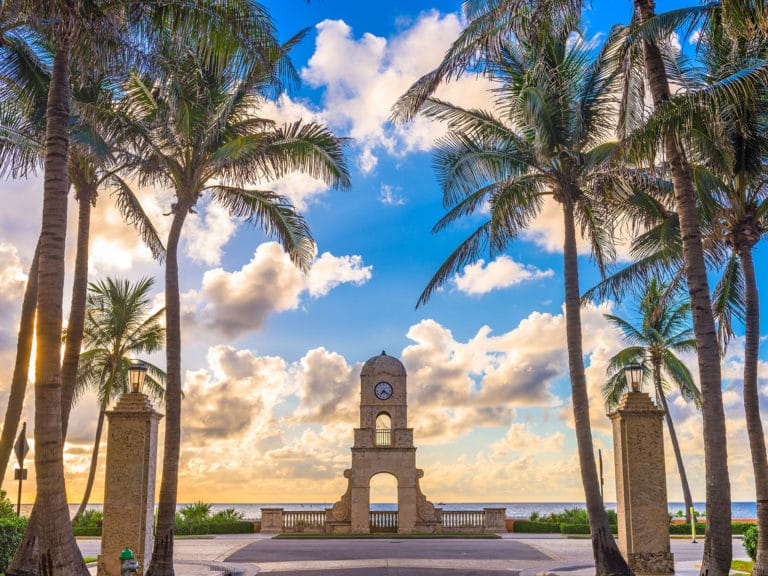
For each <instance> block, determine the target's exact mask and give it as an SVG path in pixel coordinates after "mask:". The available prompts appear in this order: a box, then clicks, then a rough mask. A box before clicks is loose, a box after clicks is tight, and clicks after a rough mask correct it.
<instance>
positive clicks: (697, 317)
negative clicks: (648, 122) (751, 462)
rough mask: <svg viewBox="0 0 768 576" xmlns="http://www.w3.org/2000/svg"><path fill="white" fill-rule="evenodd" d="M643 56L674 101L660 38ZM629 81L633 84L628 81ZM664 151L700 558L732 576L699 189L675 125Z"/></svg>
mask: <svg viewBox="0 0 768 576" xmlns="http://www.w3.org/2000/svg"><path fill="white" fill-rule="evenodd" d="M633 3H634V8H635V18H636V20H637V23H638V24H639V25H643V24H644V23H647V22H648V21H649V20H651V19H652V18H653V17H654V16H655V2H654V0H633ZM641 43H642V57H643V65H644V70H645V76H646V78H647V81H648V86H649V88H650V93H651V96H652V99H653V105H654V107H656V108H657V109H658V108H659V107H662V106H664V104H665V103H667V102H668V101H669V100H670V96H671V92H670V89H669V81H668V79H667V72H666V67H665V62H664V58H663V54H662V51H661V49H660V48H659V42H657V41H656V40H654V39H653V38H651V37H650V36H647V35H646V36H645V37H642V36H641ZM625 85H628V84H627V83H625ZM663 140H664V147H663V150H664V153H665V155H666V161H667V163H668V165H669V170H670V174H671V179H672V185H673V189H674V194H675V205H676V209H677V214H678V218H679V221H680V231H681V238H682V249H683V257H684V262H685V278H686V281H687V284H688V293H689V296H690V301H691V308H692V312H693V330H694V333H695V335H696V344H697V348H698V355H697V358H698V365H699V382H700V384H701V394H702V416H703V441H704V464H705V469H706V477H707V481H706V487H707V490H706V499H707V538H706V540H705V542H704V557H703V560H702V563H701V574H702V575H703V576H727V574H728V573H729V571H730V566H731V557H732V546H731V484H730V479H729V476H728V451H727V446H726V433H725V411H724V409H723V392H722V379H721V372H720V354H719V347H718V341H717V332H716V330H715V321H714V317H713V314H712V301H711V299H710V295H709V282H708V280H707V267H706V262H705V258H704V249H703V247H702V238H701V230H700V228H699V218H698V211H697V202H696V193H695V190H694V186H693V178H692V173H691V167H690V164H689V163H688V159H687V157H686V154H685V150H684V149H683V146H682V143H681V136H680V134H679V133H676V132H674V131H672V130H669V131H666V132H665V133H664V134H663Z"/></svg>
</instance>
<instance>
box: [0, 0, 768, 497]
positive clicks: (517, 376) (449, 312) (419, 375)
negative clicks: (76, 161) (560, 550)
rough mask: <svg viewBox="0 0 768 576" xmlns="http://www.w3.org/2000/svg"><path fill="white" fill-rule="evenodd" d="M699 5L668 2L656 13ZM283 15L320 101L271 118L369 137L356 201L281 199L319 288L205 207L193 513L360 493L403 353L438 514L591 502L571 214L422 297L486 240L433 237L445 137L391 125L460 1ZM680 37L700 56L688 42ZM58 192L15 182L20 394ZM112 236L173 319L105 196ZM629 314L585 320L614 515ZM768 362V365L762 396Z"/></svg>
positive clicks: (691, 450)
mask: <svg viewBox="0 0 768 576" xmlns="http://www.w3.org/2000/svg"><path fill="white" fill-rule="evenodd" d="M684 5H685V3H684V2H671V1H659V2H658V9H659V10H664V9H669V8H674V7H678V6H684ZM267 6H268V7H269V9H270V10H271V12H272V14H273V16H274V18H275V20H276V23H277V25H278V29H279V30H280V33H281V36H282V37H284V38H287V37H289V36H290V35H292V34H293V33H294V32H296V31H298V30H299V29H301V28H304V27H313V28H314V30H313V32H312V33H311V34H310V35H309V37H308V38H307V40H306V41H305V42H304V43H303V44H302V45H300V46H299V47H298V48H297V49H296V50H295V51H294V61H295V64H296V67H297V69H298V70H299V71H300V72H301V75H302V79H303V82H302V87H301V88H300V89H299V90H297V91H295V92H294V93H292V94H290V95H284V96H283V97H281V98H280V99H279V100H278V101H277V102H275V103H269V104H267V105H266V106H265V108H264V113H265V115H269V116H270V117H273V118H275V119H276V120H292V119H296V118H298V117H303V118H305V119H310V118H311V119H315V120H319V121H323V122H325V123H327V124H328V125H329V126H330V127H331V128H332V129H333V130H335V131H336V133H337V134H339V135H342V136H348V137H352V138H354V140H353V141H352V142H351V143H350V145H349V147H348V159H349V164H350V166H351V167H352V183H353V185H352V189H351V190H349V191H344V192H339V191H329V190H325V189H324V187H323V186H322V185H320V184H318V183H317V182H313V181H311V180H309V179H306V178H303V177H295V178H290V179H286V180H285V181H282V182H279V183H276V186H277V189H278V190H279V191H280V192H281V193H283V194H286V195H288V196H290V197H291V198H292V199H293V200H294V202H296V203H297V204H298V205H299V206H300V207H301V208H302V209H303V211H304V214H305V215H306V217H307V219H308V221H309V223H310V225H311V227H312V231H313V234H314V237H315V240H316V242H317V248H318V256H317V259H316V261H315V264H314V265H313V272H312V274H311V275H310V277H309V279H305V278H302V277H301V275H299V274H298V272H296V271H295V270H294V269H293V268H292V267H291V266H290V265H289V264H288V263H287V261H286V258H285V255H284V254H283V253H282V250H281V249H279V248H278V247H277V246H276V245H275V244H273V243H270V242H269V239H268V238H265V237H264V236H263V235H261V234H260V233H259V232H258V231H257V230H254V229H253V228H251V227H249V226H246V225H243V224H241V223H236V222H232V221H231V220H230V219H229V218H228V217H227V216H226V215H225V214H223V213H222V211H221V210H218V209H217V208H216V207H214V206H209V205H208V204H207V203H206V202H203V203H202V205H201V206H199V215H198V216H196V217H193V218H191V219H190V221H189V223H188V225H187V229H186V230H185V234H184V241H183V244H182V264H181V266H182V268H181V286H182V294H183V307H184V311H185V315H184V322H183V369H184V373H185V391H186V397H185V400H184V405H183V411H184V416H183V418H184V436H183V438H184V446H183V455H182V469H181V485H180V500H181V501H191V500H196V499H203V500H206V501H219V502H246V501H254V502H270V501H272V502H276V501H332V500H334V499H335V498H337V497H338V496H340V495H341V493H342V492H343V491H344V488H345V484H344V480H343V478H342V475H341V473H342V471H343V469H344V468H345V467H347V466H348V465H349V462H350V457H349V450H348V449H349V446H350V445H351V443H352V428H353V427H354V426H355V425H356V424H357V417H358V415H357V404H356V403H357V401H358V398H359V396H358V394H359V370H360V367H361V365H362V363H363V362H364V361H365V360H366V359H368V358H369V357H370V356H372V355H374V354H378V353H380V352H381V350H382V349H385V350H386V351H387V353H389V354H392V355H396V356H398V357H400V358H402V360H403V362H404V363H405V365H406V367H407V369H408V371H409V399H410V412H409V415H410V424H411V425H412V426H413V427H414V429H415V430H414V436H415V440H416V444H417V446H420V449H419V452H418V456H417V460H418V464H419V466H420V467H422V468H423V469H424V470H425V476H424V479H423V484H422V486H423V488H424V490H425V492H426V493H427V495H428V497H430V498H431V499H433V500H434V501H445V502H449V501H501V500H508V501H580V500H582V499H583V496H582V492H581V487H580V482H579V479H578V465H577V462H576V457H575V441H574V438H573V430H572V423H571V421H572V416H571V414H570V410H571V408H570V404H569V399H568V386H569V384H568V378H567V363H566V357H565V341H564V333H563V326H564V320H563V317H562V303H563V289H562V264H561V261H562V254H561V248H560V245H561V244H562V241H561V238H562V235H561V233H560V232H559V230H560V227H561V226H560V221H561V219H560V215H559V212H558V211H557V209H556V207H553V206H550V207H548V208H547V209H545V211H544V214H543V215H542V217H541V218H540V219H539V220H537V222H536V223H535V224H534V226H533V229H532V230H531V231H530V232H529V233H528V234H526V235H525V236H523V237H522V238H521V239H520V240H519V241H516V242H515V243H514V244H513V245H512V246H511V247H510V249H509V250H508V251H507V253H506V254H505V256H504V257H503V258H500V259H497V260H495V261H489V258H488V257H487V256H486V257H485V259H484V263H483V264H482V266H480V267H477V266H476V267H471V268H470V269H468V270H465V271H464V272H463V274H462V275H461V276H460V277H458V278H455V279H453V280H452V281H450V282H449V283H447V284H446V286H445V289H444V290H443V291H441V292H438V293H436V294H435V295H434V296H433V298H432V299H431V300H430V302H429V303H428V304H427V305H426V306H424V307H422V308H420V309H418V310H417V309H415V304H416V301H417V299H418V297H419V294H420V293H421V290H422V289H423V288H424V286H425V285H426V283H427V281H428V280H429V279H430V278H431V276H432V274H433V273H434V271H435V270H436V269H437V267H438V266H439V264H440V263H441V262H442V260H443V259H444V258H445V257H446V256H447V255H448V254H449V252H450V251H451V250H452V249H453V247H455V245H456V244H457V243H458V242H459V241H460V240H461V239H463V238H464V237H465V235H466V233H467V231H468V230H470V226H471V224H470V223H467V224H461V225H457V226H456V227H454V228H452V229H450V230H448V231H446V232H442V233H440V234H438V235H433V234H431V232H430V229H431V227H432V226H433V224H434V223H435V222H436V221H437V220H438V218H439V217H440V216H441V215H442V214H443V209H442V206H441V194H440V190H439V188H438V186H437V184H436V181H435V177H434V174H433V171H432V167H431V162H432V160H431V153H430V148H431V145H432V143H433V141H434V139H435V138H436V137H437V136H439V134H440V133H441V128H440V127H439V126H434V125H431V124H429V123H427V122H425V121H423V120H421V121H417V122H415V123H414V124H413V125H409V126H406V127H393V126H391V125H389V124H388V123H387V122H386V119H387V117H388V115H389V108H390V106H391V105H392V103H393V102H394V99H395V98H396V97H397V96H398V95H399V94H401V93H402V91H403V90H405V89H406V88H407V87H408V86H409V85H410V84H411V83H412V82H413V81H414V80H415V79H417V78H418V77H419V76H420V75H421V74H424V73H426V72H428V71H429V70H431V69H432V68H433V67H434V66H436V65H437V63H438V62H439V59H440V56H441V55H442V54H443V52H444V50H445V49H446V48H447V46H448V44H449V43H450V41H451V40H452V39H453V38H454V37H455V36H456V34H457V33H458V31H459V30H460V28H461V25H462V23H461V19H460V17H459V13H458V10H459V8H460V6H459V3H458V2H457V1H433V2H412V1H411V2H381V3H374V2H371V3H368V2H366V3H362V2H349V1H341V0H314V1H313V2H311V3H309V4H307V3H305V2H303V1H300V0H282V1H280V2H267ZM630 8H631V4H630V3H629V2H594V4H593V5H592V7H591V8H590V9H589V10H588V11H587V12H586V13H585V26H586V35H587V36H588V37H590V38H592V37H594V36H596V35H598V34H600V35H602V34H605V33H606V32H607V31H608V29H609V27H610V25H611V24H613V23H616V22H619V21H626V20H627V19H628V17H629V14H630ZM680 42H681V45H682V47H683V48H684V49H688V44H687V43H686V42H685V40H684V39H683V40H681V41H680ZM486 87H487V84H486V83H485V82H484V81H480V80H476V79H473V78H466V79H462V80H461V81H459V82H456V83H453V84H452V85H451V86H449V87H448V89H447V92H446V93H445V96H446V97H449V98H455V99H456V100H457V101H459V102H461V103H471V104H473V105H477V106H483V105H486V104H487V95H486V94H485V88H486ZM41 189H42V187H41V185H40V181H39V179H32V180H29V181H24V182H10V183H6V194H7V195H8V198H10V201H8V203H7V210H6V211H5V213H4V214H0V243H1V245H0V256H2V259H0V265H2V267H3V272H2V278H4V279H5V283H6V288H7V289H6V291H5V295H4V296H2V298H1V300H2V302H0V304H2V307H1V308H0V313H2V317H3V318H4V319H5V320H6V322H5V323H4V324H5V325H6V326H7V327H9V328H6V329H5V330H4V331H3V334H2V338H0V345H2V355H1V356H0V358H1V359H2V365H1V367H0V371H2V375H3V378H2V381H3V382H8V380H9V378H7V375H9V374H10V371H11V369H12V362H13V354H12V351H13V346H14V338H15V330H16V328H15V327H14V328H12V329H11V328H10V326H14V325H15V322H16V321H17V315H18V308H19V307H20V294H21V292H22V291H23V281H24V279H25V276H24V275H25V273H26V270H27V268H28V266H29V262H30V260H31V256H32V250H33V247H34V240H35V235H36V230H37V226H38V223H39V216H38V215H39V206H40V200H39V198H40V192H41ZM141 193H142V198H143V200H144V202H145V205H146V206H147V209H148V211H149V213H150V214H151V215H152V217H153V219H154V220H155V222H156V225H157V226H158V227H159V228H160V229H161V230H167V226H168V222H167V220H168V218H167V217H164V216H163V213H165V212H167V206H168V202H169V201H170V200H169V199H170V197H169V195H168V193H167V191H163V190H158V189H146V190H142V191H141ZM105 196H106V195H105ZM70 213H71V216H72V218H71V220H72V224H73V225H71V226H70V230H71V231H72V232H74V211H73V210H70ZM95 222H96V225H95V230H94V238H93V241H92V267H93V273H92V278H94V279H95V278H99V277H103V276H104V275H120V276H126V277H132V278H135V277H140V276H144V275H152V276H154V277H155V278H156V281H157V303H158V305H161V304H162V269H161V268H160V267H158V266H157V265H156V264H154V263H152V262H151V261H150V259H149V257H148V253H147V252H146V250H145V249H143V248H142V247H141V246H140V245H139V244H138V240H137V238H136V236H135V233H134V232H133V231H132V230H131V229H129V228H127V227H125V226H123V225H122V224H120V223H119V219H118V218H117V216H115V214H114V210H113V208H112V207H111V206H110V203H109V200H108V198H106V197H104V198H102V199H100V200H99V204H98V207H97V212H96V217H95ZM69 254H70V257H72V255H73V250H70V251H69ZM765 257H766V250H765V246H764V244H762V245H761V246H760V248H759V252H758V256H757V258H756V263H757V266H758V276H759V277H760V278H761V279H763V281H762V284H761V290H762V292H763V293H764V292H765V290H768V286H767V285H766V282H765V280H764V279H765V274H764V273H761V271H760V268H761V267H762V266H764V263H765ZM581 264H582V269H581V285H582V289H586V288H588V287H590V286H592V285H593V284H594V283H595V282H596V281H597V278H598V277H597V273H596V270H595V269H594V267H593V266H592V265H591V264H590V262H589V259H588V258H587V257H586V255H585V256H583V257H582V258H581ZM763 272H764V271H763ZM763 309H764V311H763V318H762V320H763V325H765V323H766V322H768V313H766V312H765V307H763ZM609 311H612V312H616V311H618V312H620V313H626V310H624V309H622V308H621V307H618V306H617V305H616V304H615V303H612V302H603V303H597V304H596V306H592V307H589V308H586V309H585V310H584V319H583V322H584V340H585V354H586V360H587V364H588V369H587V375H588V379H589V386H590V395H591V398H592V401H593V406H592V420H593V426H594V430H595V445H596V447H600V448H602V449H603V456H604V459H605V461H606V476H607V480H608V484H607V488H606V494H607V497H606V498H607V499H608V500H614V497H613V496H612V494H613V492H612V490H613V484H612V468H613V466H612V457H613V456H612V451H611V437H610V428H609V422H608V420H607V418H605V416H604V410H603V409H602V407H601V406H600V403H599V400H600V398H599V385H600V383H601V381H602V378H603V377H604V374H605V366H606V361H607V359H608V358H609V357H610V356H611V355H612V354H614V353H615V352H616V351H618V349H620V346H621V341H620V338H619V337H618V335H617V334H616V333H615V332H614V331H613V330H612V329H611V328H610V327H609V326H608V325H607V323H606V322H605V320H604V319H603V317H602V314H603V313H605V312H609ZM763 332H764V333H766V330H765V329H764V330H763ZM740 346H741V341H740V340H739V339H736V341H735V342H734V345H733V346H732V348H731V349H730V351H729V354H728V355H727V356H726V358H725V360H724V362H725V376H726V380H725V381H724V389H725V390H726V392H725V395H726V410H727V414H728V425H729V439H730V440H732V442H731V444H730V445H731V447H732V451H733V457H732V471H733V483H734V495H735V497H736V499H738V500H750V499H753V495H752V494H753V492H752V491H753V485H752V480H751V470H750V468H749V466H748V461H749V458H748V454H747V453H746V451H745V450H746V448H745V446H746V443H745V441H744V437H745V436H744V434H745V433H744V427H743V410H741V407H740V406H741V404H740V402H741V396H740V392H739V389H740V379H739V372H740V369H741V364H740V362H741V347H740ZM767 357H768V356H767V355H766V353H765V352H763V353H762V355H761V358H763V362H762V364H761V377H762V379H761V387H762V388H761V389H762V391H763V401H765V394H766V391H768V390H767V388H768V380H767V378H768V370H766V368H767V366H766V363H765V359H766V358H767ZM157 360H158V361H159V362H162V361H163V360H162V358H161V357H158V358H157ZM687 361H688V362H689V363H690V364H691V366H693V362H695V360H694V359H693V358H687ZM6 393H7V392H6ZM671 402H672V406H673V413H674V414H673V415H674V416H675V418H676V419H677V420H678V421H679V430H678V433H679V435H680V437H681V442H682V444H683V449H684V453H685V454H686V464H688V465H689V467H690V470H689V476H690V477H691V479H692V486H693V490H694V499H696V500H702V499H703V497H704V487H703V448H702V446H701V443H700V440H699V438H700V427H701V422H700V419H699V417H698V415H697V414H696V412H695V410H694V409H693V408H691V407H689V406H685V405H684V403H682V401H681V400H679V398H677V397H676V396H674V395H673V396H672V398H671ZM75 414H76V418H75V419H74V423H73V426H72V433H71V437H70V438H69V445H68V450H67V465H68V470H69V480H68V481H69V483H68V487H69V490H70V499H71V500H73V501H74V500H77V498H79V494H80V493H81V491H82V485H83V484H84V480H85V473H86V471H87V462H88V449H89V448H88V447H89V446H90V443H91V442H92V437H93V431H94V428H95V419H96V405H95V401H94V400H93V399H92V398H88V397H86V398H85V399H84V400H83V401H81V403H80V404H79V405H78V407H77V408H76V412H75ZM28 420H30V422H31V413H28ZM667 455H668V464H667V470H668V486H669V492H670V499H672V500H678V499H680V496H679V494H680V490H679V488H678V483H677V476H676V472H675V469H674V463H673V460H671V459H670V456H671V450H670V449H669V447H668V449H667ZM102 462H103V458H102ZM102 474H103V469H102V470H101V471H100V472H99V477H101V475H102ZM99 490H100V488H99V487H98V486H97V489H96V492H95V493H96V494H99V493H100V492H99ZM95 500H99V497H98V496H97V497H96V498H95Z"/></svg>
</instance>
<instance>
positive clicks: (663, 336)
mask: <svg viewBox="0 0 768 576" xmlns="http://www.w3.org/2000/svg"><path fill="white" fill-rule="evenodd" d="M690 311H691V306H690V304H689V303H688V302H683V301H681V300H679V299H675V298H674V295H673V294H671V293H670V285H668V284H664V283H662V282H660V281H659V280H657V279H655V278H654V279H652V280H651V282H650V284H648V285H647V287H646V288H645V291H644V292H643V294H642V297H641V298H640V301H639V303H638V312H639V314H640V317H639V322H638V323H637V324H633V323H632V322H629V321H627V320H625V319H623V318H621V317H619V316H615V315H613V314H604V316H605V317H606V318H607V319H608V320H609V321H610V322H611V324H613V325H614V326H615V327H616V328H618V329H619V330H621V331H622V332H623V334H624V339H625V340H626V341H627V342H628V343H629V344H630V346H629V347H627V348H624V349H623V350H621V351H619V352H617V353H616V354H615V355H614V356H612V357H611V359H610V360H609V362H608V369H607V372H608V379H607V380H606V381H605V384H604V385H603V397H604V398H605V407H606V409H608V410H613V409H615V408H616V406H618V404H619V401H620V399H621V396H622V395H623V394H624V393H625V392H626V391H627V380H626V377H625V374H624V368H625V367H626V366H627V365H629V364H640V365H641V366H642V367H643V381H644V382H650V384H651V387H652V388H653V390H654V391H655V393H656V399H657V401H658V402H660V403H661V406H662V408H663V409H664V412H665V416H666V419H667V430H668V431H669V438H670V440H671V442H672V449H673V451H674V453H675V460H676V461H677V470H678V473H679V474H680V483H681V486H682V490H683V499H684V500H685V513H686V518H687V519H688V522H692V521H693V518H692V517H691V508H692V507H693V498H692V497H691V489H690V487H689V486H688V477H687V476H686V473H685V466H684V465H683V456H682V453H681V452H680V444H679V443H678V441H677V433H676V432H675V425H674V423H673V422H672V415H671V414H670V413H669V406H668V404H667V392H668V390H670V388H672V387H673V386H674V388H675V389H677V390H678V391H679V392H680V395H681V396H682V397H683V398H684V399H685V400H687V401H689V402H691V401H692V402H694V404H696V406H697V407H700V406H701V395H700V394H699V389H698V388H697V387H696V384H695V382H694V381H693V376H692V375H691V372H690V371H689V370H688V368H687V367H686V366H685V364H683V363H682V362H681V361H680V359H679V358H678V357H677V356H676V355H675V352H688V351H693V350H695V349H696V340H695V339H694V338H693V331H692V330H691V328H690V326H689V318H690Z"/></svg>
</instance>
